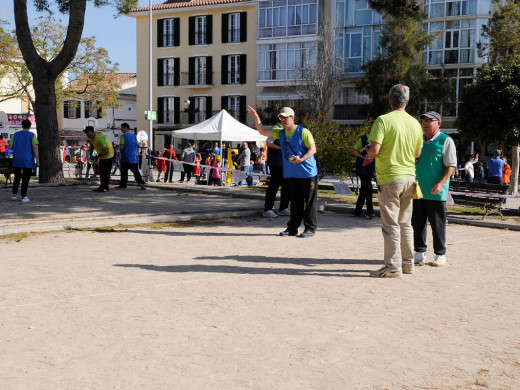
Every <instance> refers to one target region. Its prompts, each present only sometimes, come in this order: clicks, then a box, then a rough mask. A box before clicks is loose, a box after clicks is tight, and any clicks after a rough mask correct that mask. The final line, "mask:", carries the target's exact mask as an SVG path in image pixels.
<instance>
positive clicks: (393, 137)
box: [368, 110, 423, 184]
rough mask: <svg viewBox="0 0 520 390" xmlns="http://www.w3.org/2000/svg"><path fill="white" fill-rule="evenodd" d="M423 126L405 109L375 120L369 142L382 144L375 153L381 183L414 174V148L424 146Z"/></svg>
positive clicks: (378, 178) (378, 179)
mask: <svg viewBox="0 0 520 390" xmlns="http://www.w3.org/2000/svg"><path fill="white" fill-rule="evenodd" d="M422 134H423V133H422V129H421V125H420V124H419V122H418V121H417V119H415V118H414V117H412V116H411V115H410V114H408V113H407V112H406V111H400V110H396V111H392V112H390V113H388V114H385V115H381V116H380V117H379V118H377V119H376V121H375V122H374V124H373V126H372V129H371V130H370V134H369V135H368V142H377V143H378V144H381V149H380V150H379V154H378V155H377V156H376V173H377V182H378V183H379V184H387V183H392V182H394V181H396V180H398V179H401V178H403V177H407V176H415V151H416V150H418V149H422V146H423V137H422Z"/></svg>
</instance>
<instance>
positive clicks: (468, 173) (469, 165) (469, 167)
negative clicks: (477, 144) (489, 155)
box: [464, 154, 478, 183]
mask: <svg viewBox="0 0 520 390" xmlns="http://www.w3.org/2000/svg"><path fill="white" fill-rule="evenodd" d="M467 160H468V161H466V165H464V172H465V175H464V181H466V182H468V183H473V179H475V168H474V166H473V164H476V163H477V162H478V154H476V155H474V156H473V155H472V154H469V155H468V158H467Z"/></svg>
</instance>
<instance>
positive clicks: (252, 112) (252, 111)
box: [247, 104, 273, 138]
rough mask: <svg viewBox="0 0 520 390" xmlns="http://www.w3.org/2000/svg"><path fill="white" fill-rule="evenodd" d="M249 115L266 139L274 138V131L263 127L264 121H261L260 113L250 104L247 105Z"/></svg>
mask: <svg viewBox="0 0 520 390" xmlns="http://www.w3.org/2000/svg"><path fill="white" fill-rule="evenodd" d="M247 113H248V114H249V115H251V116H252V117H253V120H254V121H255V127H256V129H257V130H258V132H259V133H260V134H262V135H263V136H264V137H270V138H272V137H273V131H272V130H268V129H266V128H265V127H264V125H262V121H261V120H260V117H259V116H258V113H257V112H256V110H255V109H254V108H253V107H251V106H250V105H249V104H248V105H247Z"/></svg>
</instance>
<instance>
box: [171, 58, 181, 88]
mask: <svg viewBox="0 0 520 390" xmlns="http://www.w3.org/2000/svg"><path fill="white" fill-rule="evenodd" d="M173 67H174V75H173V85H181V82H180V77H181V61H180V58H175V59H174V60H173Z"/></svg>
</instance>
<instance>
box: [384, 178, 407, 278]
mask: <svg viewBox="0 0 520 390" xmlns="http://www.w3.org/2000/svg"><path fill="white" fill-rule="evenodd" d="M414 181H415V177H414V176H407V177H403V178H402V179H398V180H396V181H394V182H392V183H387V184H383V185H381V186H380V193H379V210H380V212H381V227H382V230H383V239H384V246H385V247H384V261H385V265H387V266H388V267H390V268H392V269H401V266H402V264H403V263H404V264H413V229H412V211H413V206H412V205H413V203H412V197H413V193H414Z"/></svg>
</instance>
